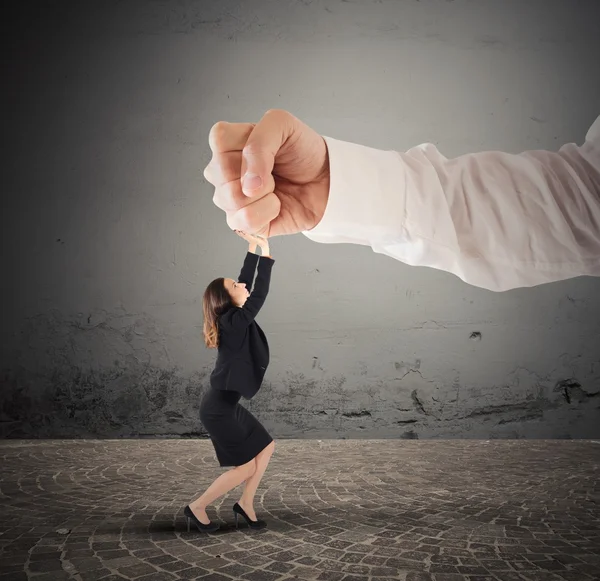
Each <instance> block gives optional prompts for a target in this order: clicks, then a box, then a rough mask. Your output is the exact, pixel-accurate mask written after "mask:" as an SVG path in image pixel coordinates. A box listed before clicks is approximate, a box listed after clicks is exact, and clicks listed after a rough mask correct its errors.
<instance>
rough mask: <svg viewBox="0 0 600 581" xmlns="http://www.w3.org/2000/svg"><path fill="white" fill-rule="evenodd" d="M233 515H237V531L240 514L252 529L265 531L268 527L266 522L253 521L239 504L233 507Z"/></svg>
mask: <svg viewBox="0 0 600 581" xmlns="http://www.w3.org/2000/svg"><path fill="white" fill-rule="evenodd" d="M233 514H234V515H235V528H236V529H237V528H238V515H240V514H241V515H242V516H243V517H244V518H245V519H246V522H247V523H248V526H249V527H250V528H251V529H264V528H265V527H266V526H267V523H266V522H265V521H264V520H260V519H258V520H252V519H251V518H250V517H249V516H248V515H247V514H246V511H245V510H244V509H243V508H242V507H241V506H240V505H239V504H238V503H237V502H236V503H235V504H234V505H233Z"/></svg>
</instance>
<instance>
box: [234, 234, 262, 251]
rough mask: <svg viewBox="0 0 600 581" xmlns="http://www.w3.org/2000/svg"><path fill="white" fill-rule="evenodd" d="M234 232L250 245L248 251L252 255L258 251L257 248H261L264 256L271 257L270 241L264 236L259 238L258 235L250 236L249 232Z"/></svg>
mask: <svg viewBox="0 0 600 581" xmlns="http://www.w3.org/2000/svg"><path fill="white" fill-rule="evenodd" d="M234 232H235V233H236V234H237V235H238V236H239V237H240V238H243V239H244V240H245V241H246V242H248V244H249V248H248V250H249V251H250V252H252V253H254V251H255V250H256V247H257V246H260V249H261V251H262V255H263V256H269V241H268V240H267V239H266V238H263V237H262V236H257V235H256V234H248V233H247V232H243V231H242V230H234Z"/></svg>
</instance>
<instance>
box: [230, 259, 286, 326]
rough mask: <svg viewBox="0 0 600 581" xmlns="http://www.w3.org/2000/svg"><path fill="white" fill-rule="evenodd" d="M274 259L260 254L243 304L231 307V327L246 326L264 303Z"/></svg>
mask: <svg viewBox="0 0 600 581" xmlns="http://www.w3.org/2000/svg"><path fill="white" fill-rule="evenodd" d="M274 264H275V261H274V260H273V259H272V258H271V257H268V256H261V257H260V260H259V262H258V269H257V272H256V282H255V285H254V289H253V290H252V293H250V296H249V297H248V298H247V299H246V302H245V303H244V306H243V307H241V308H235V309H232V310H231V311H230V312H231V315H230V317H229V321H230V324H231V326H232V327H247V326H248V325H249V324H250V323H252V321H254V319H255V318H256V315H258V313H259V311H260V310H261V309H262V306H263V305H264V304H265V300H266V299H267V295H268V294H269V287H270V285H271V271H272V269H273V265H274Z"/></svg>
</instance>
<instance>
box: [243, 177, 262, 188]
mask: <svg viewBox="0 0 600 581" xmlns="http://www.w3.org/2000/svg"><path fill="white" fill-rule="evenodd" d="M261 185H262V180H261V179H260V176H257V175H256V174H253V173H245V174H244V178H243V180H242V188H243V189H244V190H248V191H252V190H256V189H257V188H260V186H261Z"/></svg>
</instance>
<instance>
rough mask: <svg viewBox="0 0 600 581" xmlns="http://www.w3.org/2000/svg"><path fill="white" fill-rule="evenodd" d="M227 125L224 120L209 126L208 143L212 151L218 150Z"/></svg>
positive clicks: (223, 138)
mask: <svg viewBox="0 0 600 581" xmlns="http://www.w3.org/2000/svg"><path fill="white" fill-rule="evenodd" d="M228 125H229V124H228V123H227V122H226V121H217V122H216V123H215V124H214V125H213V126H212V127H211V129H210V132H209V134H208V143H209V145H210V148H211V149H212V150H213V151H218V150H219V149H220V146H221V145H222V144H223V142H224V140H225V134H226V132H227V126H228Z"/></svg>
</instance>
